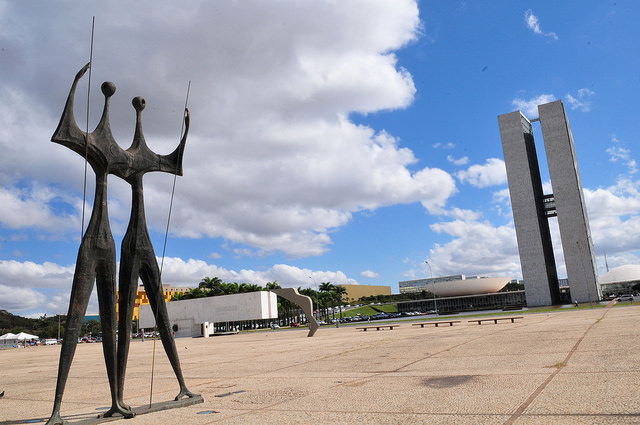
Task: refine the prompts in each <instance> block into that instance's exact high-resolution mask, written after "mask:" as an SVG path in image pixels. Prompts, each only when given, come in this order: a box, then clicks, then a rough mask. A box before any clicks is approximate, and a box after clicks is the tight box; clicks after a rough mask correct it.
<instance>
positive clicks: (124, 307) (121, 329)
mask: <svg viewBox="0 0 640 425" xmlns="http://www.w3.org/2000/svg"><path fill="white" fill-rule="evenodd" d="M125 240H126V236H125ZM130 251H131V250H128V249H127V248H126V247H125V246H124V244H123V247H122V249H121V251H120V274H119V286H118V291H119V294H120V300H119V301H118V305H119V307H120V312H119V320H118V403H119V404H120V406H122V407H123V408H124V409H126V410H131V407H130V406H129V405H128V404H125V403H124V401H123V397H124V380H125V376H126V371H127V359H128V358H129V345H130V344H131V338H130V335H131V323H132V317H133V308H134V307H135V302H136V294H137V292H138V268H139V264H138V263H139V262H138V261H137V259H136V257H135V255H134V253H132V252H130Z"/></svg>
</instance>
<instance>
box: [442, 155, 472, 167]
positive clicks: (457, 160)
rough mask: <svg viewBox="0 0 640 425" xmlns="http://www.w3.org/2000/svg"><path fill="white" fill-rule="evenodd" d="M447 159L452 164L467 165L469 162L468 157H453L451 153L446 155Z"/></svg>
mask: <svg viewBox="0 0 640 425" xmlns="http://www.w3.org/2000/svg"><path fill="white" fill-rule="evenodd" d="M447 161H449V162H450V163H452V164H453V165H467V164H468V163H469V157H468V156H463V157H462V158H455V157H454V156H453V155H447Z"/></svg>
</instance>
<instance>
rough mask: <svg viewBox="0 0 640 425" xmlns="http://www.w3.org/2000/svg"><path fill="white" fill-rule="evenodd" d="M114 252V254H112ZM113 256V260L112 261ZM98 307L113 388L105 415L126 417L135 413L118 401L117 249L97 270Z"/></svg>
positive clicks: (104, 350)
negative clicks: (115, 414) (117, 414)
mask: <svg viewBox="0 0 640 425" xmlns="http://www.w3.org/2000/svg"><path fill="white" fill-rule="evenodd" d="M112 254H113V255H112ZM112 258H113V261H111V260H112ZM96 285H97V289H98V307H99V310H100V325H101V326H102V352H103V354H104V362H105V365H106V367H107V378H109V388H110V390H111V408H110V409H109V410H108V411H107V412H106V413H105V414H104V417H110V416H113V414H114V413H119V414H121V415H122V416H123V417H125V418H132V417H134V416H135V414H134V413H133V412H132V411H131V410H128V409H125V408H124V407H122V406H121V405H120V403H119V402H118V382H117V370H118V366H117V358H116V265H115V249H114V250H113V252H107V253H105V255H104V257H103V262H102V264H101V267H99V269H98V270H97V276H96Z"/></svg>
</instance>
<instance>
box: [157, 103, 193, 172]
mask: <svg viewBox="0 0 640 425" xmlns="http://www.w3.org/2000/svg"><path fill="white" fill-rule="evenodd" d="M189 120H190V115H189V109H187V108H184V135H183V136H182V140H180V144H179V145H178V147H177V148H176V149H175V150H174V151H173V152H171V153H170V154H169V155H160V171H164V172H165V173H171V174H175V175H178V176H181V175H182V157H183V155H184V147H185V145H186V144H187V135H188V134H189Z"/></svg>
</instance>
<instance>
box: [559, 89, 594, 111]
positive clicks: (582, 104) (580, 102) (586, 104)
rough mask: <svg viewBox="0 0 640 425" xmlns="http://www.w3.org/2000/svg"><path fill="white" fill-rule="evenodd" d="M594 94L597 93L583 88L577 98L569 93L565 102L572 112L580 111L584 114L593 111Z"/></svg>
mask: <svg viewBox="0 0 640 425" xmlns="http://www.w3.org/2000/svg"><path fill="white" fill-rule="evenodd" d="M594 94H595V92H594V91H592V90H589V89H588V88H581V89H579V90H578V93H577V94H576V95H575V96H573V95H571V94H570V93H567V95H566V96H565V100H566V102H567V104H568V105H569V107H570V108H571V109H572V110H576V109H579V110H580V111H582V112H589V111H591V100H590V98H591V96H593V95H594Z"/></svg>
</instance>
